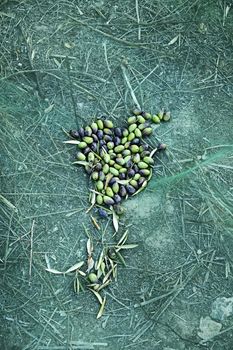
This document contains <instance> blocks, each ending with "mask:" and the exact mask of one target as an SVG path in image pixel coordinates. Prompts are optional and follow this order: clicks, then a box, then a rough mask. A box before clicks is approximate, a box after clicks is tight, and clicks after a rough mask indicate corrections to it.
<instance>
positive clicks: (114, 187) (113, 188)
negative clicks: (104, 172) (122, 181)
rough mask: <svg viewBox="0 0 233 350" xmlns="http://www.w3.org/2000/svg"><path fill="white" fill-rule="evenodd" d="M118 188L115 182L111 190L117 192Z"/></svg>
mask: <svg viewBox="0 0 233 350" xmlns="http://www.w3.org/2000/svg"><path fill="white" fill-rule="evenodd" d="M119 188H120V186H119V184H118V182H115V183H114V184H113V185H112V190H113V192H114V193H118V192H119Z"/></svg>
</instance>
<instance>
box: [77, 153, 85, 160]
mask: <svg viewBox="0 0 233 350" xmlns="http://www.w3.org/2000/svg"><path fill="white" fill-rule="evenodd" d="M76 157H77V159H78V160H86V156H85V154H83V153H82V152H78V153H77V156H76Z"/></svg>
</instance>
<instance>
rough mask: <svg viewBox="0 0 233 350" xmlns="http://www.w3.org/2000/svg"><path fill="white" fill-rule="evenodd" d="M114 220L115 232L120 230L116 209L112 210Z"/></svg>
mask: <svg viewBox="0 0 233 350" xmlns="http://www.w3.org/2000/svg"><path fill="white" fill-rule="evenodd" d="M112 222H113V226H114V229H115V232H118V230H119V217H118V216H117V214H116V212H115V210H114V209H113V210H112Z"/></svg>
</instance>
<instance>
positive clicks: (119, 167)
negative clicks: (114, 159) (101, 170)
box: [113, 163, 122, 170]
mask: <svg viewBox="0 0 233 350" xmlns="http://www.w3.org/2000/svg"><path fill="white" fill-rule="evenodd" d="M113 166H114V168H115V169H117V170H120V169H121V168H122V165H120V164H117V163H115V164H114V165H113Z"/></svg>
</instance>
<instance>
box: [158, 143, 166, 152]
mask: <svg viewBox="0 0 233 350" xmlns="http://www.w3.org/2000/svg"><path fill="white" fill-rule="evenodd" d="M166 148H167V145H166V143H159V144H158V146H157V149H158V151H162V150H165V149H166Z"/></svg>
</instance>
